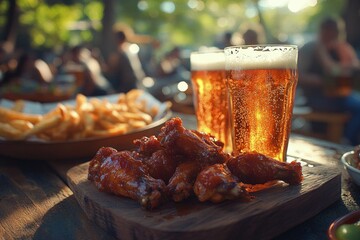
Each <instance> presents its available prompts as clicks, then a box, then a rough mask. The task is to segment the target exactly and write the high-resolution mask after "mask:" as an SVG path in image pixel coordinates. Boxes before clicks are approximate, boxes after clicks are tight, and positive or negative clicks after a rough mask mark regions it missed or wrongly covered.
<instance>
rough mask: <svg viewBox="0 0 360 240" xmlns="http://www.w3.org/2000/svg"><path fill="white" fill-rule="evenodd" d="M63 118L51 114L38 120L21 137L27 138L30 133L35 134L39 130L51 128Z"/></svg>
mask: <svg viewBox="0 0 360 240" xmlns="http://www.w3.org/2000/svg"><path fill="white" fill-rule="evenodd" d="M62 120H63V118H62V116H53V117H50V118H46V119H44V120H43V121H40V122H38V123H37V124H35V125H34V127H33V128H31V129H30V130H28V131H26V132H25V133H23V134H22V138H27V137H29V136H31V135H36V134H38V133H40V132H44V131H45V130H47V129H50V128H53V127H55V126H56V125H58V124H59V123H60V122H61V121H62Z"/></svg>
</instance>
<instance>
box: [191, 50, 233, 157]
mask: <svg viewBox="0 0 360 240" xmlns="http://www.w3.org/2000/svg"><path fill="white" fill-rule="evenodd" d="M190 61H191V82H192V87H193V92H194V94H193V95H194V107H195V111H196V117H197V129H198V131H201V132H206V133H210V134H211V135H213V136H214V137H215V138H216V139H218V140H220V141H222V142H223V143H224V144H225V149H226V150H227V151H231V134H230V129H229V119H228V114H229V111H228V109H229V107H228V97H227V88H226V80H225V56H224V51H222V50H221V51H220V50H219V51H211V52H194V53H192V54H191V57H190Z"/></svg>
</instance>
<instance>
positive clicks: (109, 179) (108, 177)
mask: <svg viewBox="0 0 360 240" xmlns="http://www.w3.org/2000/svg"><path fill="white" fill-rule="evenodd" d="M88 179H89V180H91V181H94V183H95V185H96V187H97V188H98V189H99V190H100V191H104V192H109V193H113V194H115V195H119V196H124V197H129V198H132V199H134V200H137V201H138V202H140V204H141V205H142V206H143V207H145V208H147V209H152V208H155V207H157V206H158V205H159V204H160V203H161V202H162V201H163V200H164V197H165V194H164V191H165V187H166V186H165V183H164V181H162V180H161V179H154V178H153V177H151V176H150V175H149V173H148V170H147V168H146V166H145V165H144V164H143V162H142V161H138V160H136V159H134V158H133V156H132V153H131V152H129V151H122V152H117V151H116V150H115V149H112V148H106V147H103V148H101V149H100V150H99V151H98V152H97V154H96V155H95V157H94V159H93V160H91V162H90V165H89V175H88Z"/></svg>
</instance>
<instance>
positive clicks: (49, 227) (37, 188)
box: [0, 159, 112, 239]
mask: <svg viewBox="0 0 360 240" xmlns="http://www.w3.org/2000/svg"><path fill="white" fill-rule="evenodd" d="M0 182H1V187H0V235H1V236H2V237H3V239H74V238H84V239H112V237H111V236H109V235H107V234H106V233H105V232H104V231H103V230H102V229H101V228H99V227H98V226H96V225H95V224H93V223H92V222H91V221H89V220H88V219H87V218H86V216H85V215H84V213H83V211H82V210H81V208H79V205H78V204H77V202H76V199H75V198H74V196H73V193H72V191H71V190H70V189H69V188H68V187H67V186H66V185H65V184H64V182H63V181H61V179H59V178H58V177H57V176H56V175H55V174H54V172H53V171H52V170H51V169H49V168H48V167H47V166H45V165H44V164H43V163H39V162H32V163H30V162H21V161H15V160H7V159H1V161H0Z"/></svg>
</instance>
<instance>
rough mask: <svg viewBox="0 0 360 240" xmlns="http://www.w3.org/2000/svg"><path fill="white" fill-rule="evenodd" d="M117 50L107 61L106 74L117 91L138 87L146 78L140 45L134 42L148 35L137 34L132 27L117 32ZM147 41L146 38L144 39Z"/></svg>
mask: <svg viewBox="0 0 360 240" xmlns="http://www.w3.org/2000/svg"><path fill="white" fill-rule="evenodd" d="M115 37H116V45H117V48H116V52H115V53H113V54H112V55H110V57H109V59H108V61H107V69H106V75H105V76H107V78H108V79H109V81H110V83H111V84H112V86H113V88H114V90H115V91H116V92H128V91H130V90H131V89H134V88H137V86H138V84H139V83H140V82H141V81H142V80H143V79H144V78H145V73H144V70H143V67H142V64H141V62H140V59H139V56H138V52H139V46H138V45H137V44H135V43H132V42H141V41H142V40H143V38H145V39H147V38H148V37H147V36H144V37H142V36H138V35H135V34H134V33H133V32H132V30H130V28H126V29H120V30H118V31H116V32H115ZM144 41H146V40H144Z"/></svg>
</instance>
